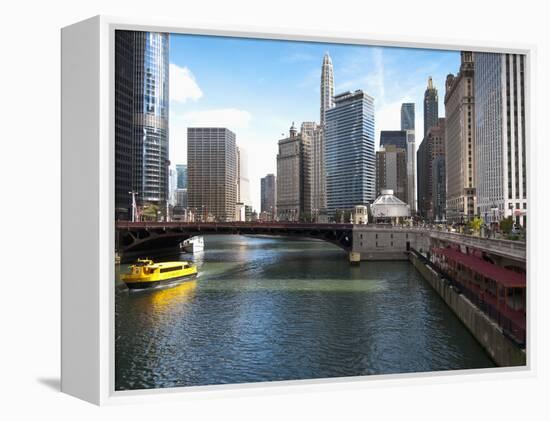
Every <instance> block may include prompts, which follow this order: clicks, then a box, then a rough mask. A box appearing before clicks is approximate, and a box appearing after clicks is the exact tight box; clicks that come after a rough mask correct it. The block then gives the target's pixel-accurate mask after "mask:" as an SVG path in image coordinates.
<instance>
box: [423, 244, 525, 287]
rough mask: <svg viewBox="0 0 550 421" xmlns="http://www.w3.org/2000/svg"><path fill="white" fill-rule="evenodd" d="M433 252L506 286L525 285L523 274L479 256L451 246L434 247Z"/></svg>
mask: <svg viewBox="0 0 550 421" xmlns="http://www.w3.org/2000/svg"><path fill="white" fill-rule="evenodd" d="M433 253H434V254H440V255H445V256H447V259H449V260H453V261H455V262H457V263H460V264H461V265H463V266H466V267H467V268H469V269H471V270H472V271H473V272H476V273H478V274H480V275H482V276H484V277H486V278H489V279H492V280H493V281H495V282H497V283H498V284H501V285H502V286H504V287H506V288H525V286H526V277H525V274H523V273H517V272H514V271H513V270H510V269H506V268H503V267H500V266H497V265H494V264H492V263H490V262H487V261H485V260H483V259H480V258H479V257H476V256H473V255H469V254H464V253H461V252H460V251H458V250H455V249H452V248H445V249H442V248H435V249H433Z"/></svg>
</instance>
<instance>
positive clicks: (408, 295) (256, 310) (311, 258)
mask: <svg viewBox="0 0 550 421" xmlns="http://www.w3.org/2000/svg"><path fill="white" fill-rule="evenodd" d="M175 258H177V259H181V260H194V261H195V262H196V264H197V266H198V269H199V273H200V275H199V278H198V280H197V281H194V282H191V283H185V284H181V285H180V286H177V287H172V288H168V289H161V290H154V291H139V292H135V291H134V292H129V291H128V290H126V289H122V288H118V289H117V294H116V342H115V348H116V358H115V361H116V362H115V364H116V370H115V371H116V380H115V383H116V385H115V387H116V389H117V390H125V389H144V388H158V387H173V386H190V385H206V384H220V383H242V382H257V381H268V380H290V379H310V378H325V377H341V376H357V375H366V374H386V373H406V372H421V371H434V370H450V369H464V368H481V367H492V366H493V363H492V362H491V360H490V359H489V358H488V356H487V355H486V354H485V352H484V351H483V349H482V348H481V347H480V346H479V344H478V343H477V342H476V341H475V339H474V338H473V337H472V336H471V335H470V333H469V332H468V331H467V330H466V328H465V327H464V326H463V325H462V324H461V323H460V321H459V320H458V319H457V318H456V317H455V316H454V315H453V313H452V312H451V311H450V310H449V309H448V308H447V307H446V305H445V304H444V303H443V301H442V300H441V299H440V298H439V297H438V296H437V294H436V293H435V292H434V291H433V290H432V289H431V288H430V286H429V285H428V284H427V283H426V282H425V281H424V280H423V279H422V278H421V276H420V275H419V274H418V273H417V272H416V270H415V269H414V267H413V266H412V265H411V264H410V263H408V262H363V263H362V264H361V265H360V266H350V265H349V264H348V262H347V260H346V255H345V254H344V253H343V251H341V250H339V249H338V248H335V247H334V246H332V245H329V244H326V243H322V242H310V241H296V240H294V241H293V240H285V239H274V238H253V237H240V236H209V237H205V252H204V253H201V254H196V255H194V256H193V255H189V254H181V255H179V256H171V257H166V258H164V259H159V260H174V259H175ZM126 267H127V265H122V267H121V268H119V269H117V273H118V272H119V270H121V271H124V270H125V269H126Z"/></svg>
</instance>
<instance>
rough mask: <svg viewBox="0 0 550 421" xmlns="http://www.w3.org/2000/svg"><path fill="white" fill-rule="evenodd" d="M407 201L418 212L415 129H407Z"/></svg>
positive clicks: (412, 209) (412, 212) (412, 210)
mask: <svg viewBox="0 0 550 421" xmlns="http://www.w3.org/2000/svg"><path fill="white" fill-rule="evenodd" d="M407 203H408V204H409V207H410V209H411V214H414V213H415V212H416V144H415V138H414V130H407Z"/></svg>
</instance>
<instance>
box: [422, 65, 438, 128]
mask: <svg viewBox="0 0 550 421" xmlns="http://www.w3.org/2000/svg"><path fill="white" fill-rule="evenodd" d="M438 106H439V98H438V95H437V88H435V87H434V85H433V81H432V77H431V76H430V77H429V78H428V87H427V88H426V91H425V92H424V137H426V135H427V134H428V130H430V127H435V126H437V121H438V118H439V110H438Z"/></svg>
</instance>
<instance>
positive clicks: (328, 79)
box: [320, 52, 334, 126]
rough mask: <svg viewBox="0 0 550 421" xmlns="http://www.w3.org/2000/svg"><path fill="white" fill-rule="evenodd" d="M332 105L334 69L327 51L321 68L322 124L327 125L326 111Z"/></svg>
mask: <svg viewBox="0 0 550 421" xmlns="http://www.w3.org/2000/svg"><path fill="white" fill-rule="evenodd" d="M332 107H334V69H333V68H332V60H331V59H330V56H329V54H328V52H327V53H325V56H324V57H323V67H322V69H321V115H320V117H321V119H320V122H321V126H324V125H325V115H326V112H327V110H328V109H330V108H332Z"/></svg>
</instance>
